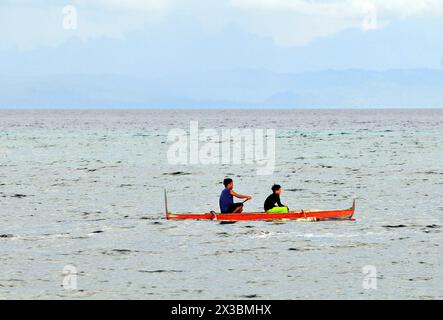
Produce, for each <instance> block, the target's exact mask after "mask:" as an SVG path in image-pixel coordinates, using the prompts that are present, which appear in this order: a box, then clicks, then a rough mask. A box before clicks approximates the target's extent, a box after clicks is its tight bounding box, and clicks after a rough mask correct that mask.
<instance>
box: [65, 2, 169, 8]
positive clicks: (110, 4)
mask: <svg viewBox="0 0 443 320" xmlns="http://www.w3.org/2000/svg"><path fill="white" fill-rule="evenodd" d="M172 1H173V0H74V1H73V4H74V5H75V4H78V5H81V6H95V7H99V8H104V9H129V10H147V11H154V10H165V9H168V8H170V7H171V6H172V4H173V3H172Z"/></svg>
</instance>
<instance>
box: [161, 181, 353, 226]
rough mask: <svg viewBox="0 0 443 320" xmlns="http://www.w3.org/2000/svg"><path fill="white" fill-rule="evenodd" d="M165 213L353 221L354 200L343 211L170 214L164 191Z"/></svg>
mask: <svg viewBox="0 0 443 320" xmlns="http://www.w3.org/2000/svg"><path fill="white" fill-rule="evenodd" d="M165 213H166V219H168V220H218V221H296V220H302V221H328V220H353V219H352V217H353V216H354V213H355V199H354V201H353V203H352V207H351V208H349V209H345V210H297V211H290V212H288V213H266V212H248V213H232V214H231V213H214V212H210V213H181V214H179V213H170V212H169V211H168V199H167V195H166V189H165Z"/></svg>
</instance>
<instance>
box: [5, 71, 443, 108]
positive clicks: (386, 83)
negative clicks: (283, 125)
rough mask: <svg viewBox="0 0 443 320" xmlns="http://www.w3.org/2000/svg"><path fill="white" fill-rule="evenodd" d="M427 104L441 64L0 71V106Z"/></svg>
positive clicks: (433, 101)
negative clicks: (147, 72)
mask: <svg viewBox="0 0 443 320" xmlns="http://www.w3.org/2000/svg"><path fill="white" fill-rule="evenodd" d="M400 107H402V108H434V107H438V108H440V107H443V70H432V69H414V70H389V71H367V70H357V69H355V70H354V69H350V70H325V71H321V72H307V73H275V72H269V71H265V70H257V69H235V70H222V71H212V72H204V73H203V72H201V73H193V74H190V73H188V74H180V75H174V76H171V77H170V78H168V77H163V78H149V77H146V78H141V77H132V76H119V75H102V76H98V75H95V76H94V75H87V76H86V75H85V76H82V75H59V76H50V75H48V76H44V77H39V76H32V77H31V76H29V77H25V76H20V77H19V76H17V77H14V76H2V77H1V78H0V108H400Z"/></svg>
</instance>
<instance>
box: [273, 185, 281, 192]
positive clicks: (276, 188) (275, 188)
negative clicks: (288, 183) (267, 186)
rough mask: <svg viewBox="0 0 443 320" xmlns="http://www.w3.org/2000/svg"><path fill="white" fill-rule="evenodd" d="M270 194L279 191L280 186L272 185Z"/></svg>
mask: <svg viewBox="0 0 443 320" xmlns="http://www.w3.org/2000/svg"><path fill="white" fill-rule="evenodd" d="M271 189H272V192H275V191H277V190H280V189H281V185H279V184H274V185H273V186H272V188H271Z"/></svg>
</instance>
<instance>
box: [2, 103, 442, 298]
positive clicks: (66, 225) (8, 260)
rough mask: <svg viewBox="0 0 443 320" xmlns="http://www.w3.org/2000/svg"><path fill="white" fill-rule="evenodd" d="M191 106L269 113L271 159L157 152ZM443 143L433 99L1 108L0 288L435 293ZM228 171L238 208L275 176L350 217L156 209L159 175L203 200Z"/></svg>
mask: <svg viewBox="0 0 443 320" xmlns="http://www.w3.org/2000/svg"><path fill="white" fill-rule="evenodd" d="M191 120H192V121H198V122H199V126H200V127H201V128H213V129H216V130H221V129H223V128H258V129H276V159H275V160H276V166H275V171H274V173H273V174H272V175H268V176H259V175H257V174H256V166H254V165H248V164H237V165H234V164H232V165H179V166H177V165H172V164H170V163H169V162H168V159H167V152H168V150H169V148H170V144H169V143H168V142H167V135H168V132H170V130H171V129H174V128H179V129H184V130H188V129H189V126H190V121H191ZM442 144H443V110H373V111H369V110H299V111H297V110H262V111H257V110H241V111H238V110H192V111H174V110H163V111H159V110H138V111H136V110H113V111H105V110H95V111H94V110H82V111H66V110H65V111H63V110H46V111H44V110H9V111H8V110H2V111H0V217H1V220H0V248H1V255H0V260H1V265H2V271H1V273H0V298H3V299H25V298H36V299H52V298H56V299H63V298H69V299H245V298H246V299H254V298H258V299H299V298H303V299H313V298H318V299H415V298H418V299H441V298H443V268H442V262H443V259H442V258H443V254H442V252H443V241H442V240H443V238H442V225H443V223H442V221H443V220H442V219H443V166H442V159H443V148H442ZM225 176H231V177H232V178H233V179H234V180H235V189H236V190H237V191H238V192H241V193H246V194H251V195H253V196H254V199H253V200H252V201H250V202H248V203H247V205H246V209H247V211H256V210H260V209H261V206H262V204H263V201H264V199H265V197H266V196H267V195H268V193H269V191H270V187H271V185H272V184H273V183H279V184H281V185H282V186H283V188H284V191H283V194H282V200H283V202H284V203H286V204H288V205H289V206H290V207H291V208H304V209H316V208H321V209H344V208H347V207H349V206H350V205H351V202H352V199H353V198H356V199H357V211H356V215H355V218H356V221H354V222H317V223H303V222H288V223H270V222H241V223H236V224H232V225H221V224H219V223H217V222H213V221H208V222H203V221H185V222H175V221H166V220H165V219H164V204H163V189H164V188H166V189H167V190H168V197H169V210H170V211H173V212H207V211H209V210H217V209H218V208H217V207H218V195H219V193H220V191H221V189H222V185H221V181H222V179H223V178H224V177H225ZM66 270H73V271H72V272H71V274H70V275H67V274H66V273H63V272H64V271H65V272H66ZM366 271H368V272H369V273H366Z"/></svg>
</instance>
